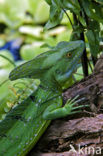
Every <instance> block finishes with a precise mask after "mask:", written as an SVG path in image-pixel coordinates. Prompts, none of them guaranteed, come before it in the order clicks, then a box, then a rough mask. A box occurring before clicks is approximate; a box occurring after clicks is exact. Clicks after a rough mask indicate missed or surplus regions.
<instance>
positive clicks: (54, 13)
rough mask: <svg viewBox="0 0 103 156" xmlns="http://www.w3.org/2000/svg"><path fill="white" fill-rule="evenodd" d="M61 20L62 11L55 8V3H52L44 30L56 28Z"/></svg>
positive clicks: (57, 7)
mask: <svg viewBox="0 0 103 156" xmlns="http://www.w3.org/2000/svg"><path fill="white" fill-rule="evenodd" d="M62 18H63V10H62V9H61V8H60V7H59V6H57V4H56V3H55V2H52V5H50V17H49V21H48V22H47V24H46V25H45V28H44V29H50V28H53V27H55V26H57V25H58V24H59V23H60V22H61V20H62Z"/></svg>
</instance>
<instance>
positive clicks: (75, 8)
mask: <svg viewBox="0 0 103 156" xmlns="http://www.w3.org/2000/svg"><path fill="white" fill-rule="evenodd" d="M63 8H64V9H67V10H68V9H69V10H70V11H72V12H74V13H75V14H79V13H80V10H81V8H80V5H79V2H78V0H69V1H68V0H63Z"/></svg>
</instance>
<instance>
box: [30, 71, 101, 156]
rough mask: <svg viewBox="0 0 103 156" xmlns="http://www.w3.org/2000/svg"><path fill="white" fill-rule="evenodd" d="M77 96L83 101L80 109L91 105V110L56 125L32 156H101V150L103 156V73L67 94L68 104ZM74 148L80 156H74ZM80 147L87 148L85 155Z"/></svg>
mask: <svg viewBox="0 0 103 156" xmlns="http://www.w3.org/2000/svg"><path fill="white" fill-rule="evenodd" d="M77 95H79V98H78V99H82V100H81V101H80V102H79V103H78V105H80V104H84V106H85V104H86V105H87V104H88V105H89V107H87V108H85V109H82V111H81V112H80V113H77V114H74V115H71V116H68V117H66V118H62V119H58V120H54V121H52V123H51V125H50V126H49V127H48V129H47V131H46V132H45V134H44V135H43V136H42V137H41V139H40V140H39V142H38V143H37V145H36V146H35V148H34V149H33V150H32V151H31V152H30V153H29V156H77V155H78V156H87V155H89V152H90V155H97V153H96V152H97V149H98V147H99V151H98V155H103V111H102V107H103V106H102V105H103V71H101V72H98V73H94V74H92V75H90V76H88V77H87V78H85V79H84V80H82V81H80V82H78V83H76V84H74V85H73V86H72V87H71V88H69V89H68V90H66V91H64V93H63V100H64V103H65V102H66V101H67V99H69V98H73V97H75V96H77ZM71 145H72V146H73V147H74V148H75V150H77V151H78V153H75V152H74V153H73V152H70V150H71V147H70V146H71ZM79 146H80V147H81V148H83V150H82V152H81V153H79ZM90 148H91V150H90V151H89V152H88V151H87V149H90ZM92 148H94V150H95V151H93V150H92ZM100 149H101V152H102V153H101V154H100ZM83 152H84V153H83ZM86 152H87V153H86ZM93 152H94V153H95V154H94V153H93Z"/></svg>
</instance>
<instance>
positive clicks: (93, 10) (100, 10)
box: [82, 0, 103, 23]
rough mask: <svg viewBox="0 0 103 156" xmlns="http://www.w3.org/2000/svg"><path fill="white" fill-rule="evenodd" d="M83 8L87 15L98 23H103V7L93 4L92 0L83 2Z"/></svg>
mask: <svg viewBox="0 0 103 156" xmlns="http://www.w3.org/2000/svg"><path fill="white" fill-rule="evenodd" d="M82 6H83V8H84V11H85V13H86V15H87V16H88V17H90V18H92V19H94V20H96V21H98V22H102V23H103V7H102V6H100V5H97V3H95V2H91V1H90V0H83V1H82Z"/></svg>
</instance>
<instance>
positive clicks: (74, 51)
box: [0, 41, 84, 156]
mask: <svg viewBox="0 0 103 156" xmlns="http://www.w3.org/2000/svg"><path fill="white" fill-rule="evenodd" d="M83 49H84V43H83V41H74V42H61V43H59V44H58V45H57V46H56V47H54V48H53V49H52V50H50V51H48V52H45V53H43V54H41V55H39V56H38V57H36V58H35V59H33V60H31V61H29V62H27V63H24V64H23V65H21V66H19V67H17V68H15V69H14V70H13V71H12V72H11V73H10V76H9V78H10V80H16V79H19V78H33V79H34V78H38V79H40V82H41V83H40V85H39V87H38V89H37V90H36V91H35V92H34V93H32V94H31V95H30V96H29V97H27V98H26V99H25V100H24V101H23V102H21V103H20V104H18V106H16V107H15V108H13V109H12V110H11V111H10V112H9V113H8V114H7V116H6V117H5V119H4V120H3V121H2V122H1V123H0V156H1V155H3V156H25V155H26V154H27V153H28V151H30V149H31V148H32V147H33V146H34V145H35V144H36V142H37V141H38V139H39V138H40V136H41V135H42V134H43V132H44V131H45V130H46V128H47V127H48V125H49V124H50V121H51V120H53V119H56V118H59V117H65V116H67V115H69V114H71V113H75V112H76V109H77V107H74V105H73V103H71V102H69V103H67V104H66V105H65V106H63V107H62V86H63V84H65V82H66V81H67V80H68V78H69V77H70V76H71V74H72V72H73V70H74V69H75V67H76V65H77V62H78V60H79V58H80V56H81V55H82V52H83Z"/></svg>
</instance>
